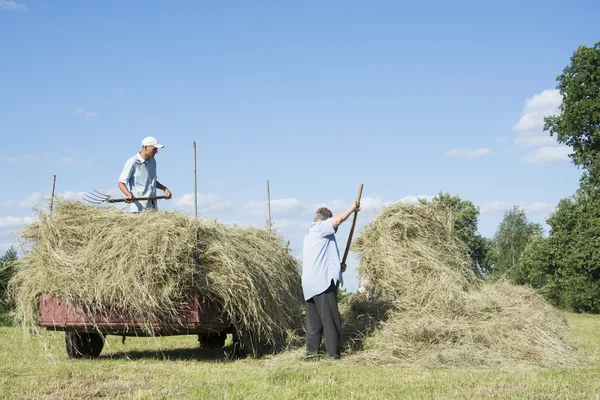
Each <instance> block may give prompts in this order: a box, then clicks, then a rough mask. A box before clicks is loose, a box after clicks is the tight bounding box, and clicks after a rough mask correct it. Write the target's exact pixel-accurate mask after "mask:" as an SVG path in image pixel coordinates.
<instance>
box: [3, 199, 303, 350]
mask: <svg viewBox="0 0 600 400" xmlns="http://www.w3.org/2000/svg"><path fill="white" fill-rule="evenodd" d="M38 216H39V220H38V221H37V222H34V223H32V224H29V225H28V226H27V227H26V228H25V229H24V230H23V231H22V232H21V237H22V239H23V240H24V242H25V248H26V251H25V255H24V257H23V258H22V259H20V260H19V261H18V263H17V272H16V274H15V276H14V278H13V280H12V281H11V285H10V287H11V293H12V296H13V297H14V299H15V301H16V312H15V315H16V318H17V320H18V321H19V322H20V323H21V324H22V325H23V327H25V328H26V329H28V330H31V329H34V330H35V326H36V315H37V307H38V298H39V296H40V295H41V294H52V295H54V296H56V297H61V298H63V299H65V300H66V301H67V302H68V304H69V305H70V306H71V307H74V308H77V309H78V310H80V311H84V310H86V307H87V308H89V307H92V306H93V309H94V313H93V314H91V313H88V314H87V316H88V317H90V318H92V319H93V318H94V317H96V316H100V315H111V314H113V315H118V316H119V317H123V318H127V319H132V320H136V321H139V322H142V323H143V326H144V329H145V330H147V333H148V334H153V329H154V328H153V324H154V323H159V322H160V324H161V325H163V326H164V325H165V324H168V325H172V326H178V325H179V324H181V321H180V320H179V318H180V315H181V313H180V311H181V310H182V309H183V308H184V307H185V305H186V295H188V294H189V293H190V292H191V291H192V290H194V289H195V290H198V291H199V293H201V294H202V295H203V296H206V297H208V298H209V299H211V300H213V301H215V302H216V303H217V304H219V305H220V306H221V308H222V309H223V310H224V311H225V313H226V315H227V316H228V317H229V319H230V320H231V321H232V322H234V323H236V324H237V325H238V326H239V327H242V328H243V329H244V330H246V331H251V332H252V333H254V334H255V336H256V337H258V338H260V339H261V341H264V342H274V341H275V340H276V339H277V338H278V337H280V336H281V335H283V334H284V333H285V331H286V329H290V328H291V323H292V321H293V319H294V317H295V316H296V315H297V314H298V306H299V304H300V303H301V297H300V295H301V289H300V277H299V272H298V265H297V261H296V260H295V259H294V258H293V257H292V256H291V255H290V254H289V252H288V248H287V246H285V245H284V244H283V241H282V240H281V238H280V237H278V236H276V235H275V234H272V233H268V232H266V231H263V230H260V229H255V228H240V227H227V226H225V225H222V224H219V223H217V222H214V221H196V220H194V219H192V218H189V217H187V216H184V215H181V214H178V213H173V212H166V211H146V212H143V213H140V214H137V215H132V214H126V213H123V212H121V211H118V210H114V209H108V208H97V207H91V206H87V205H85V204H82V203H79V202H69V201H59V202H58V203H57V205H56V209H55V212H54V213H53V214H52V215H49V214H48V213H46V212H43V211H38Z"/></svg>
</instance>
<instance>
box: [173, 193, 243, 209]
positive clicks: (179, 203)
mask: <svg viewBox="0 0 600 400" xmlns="http://www.w3.org/2000/svg"><path fill="white" fill-rule="evenodd" d="M197 204H198V212H204V213H206V212H218V211H221V212H222V211H229V210H231V209H232V204H231V202H229V201H226V200H224V199H223V198H222V197H219V196H217V195H215V194H212V193H209V194H202V193H198V203H197ZM174 206H175V207H176V208H183V209H193V208H194V194H193V193H188V194H184V195H183V196H181V197H178V198H176V199H175V201H174Z"/></svg>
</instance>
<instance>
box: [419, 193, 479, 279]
mask: <svg viewBox="0 0 600 400" xmlns="http://www.w3.org/2000/svg"><path fill="white" fill-rule="evenodd" d="M421 203H423V204H427V203H433V204H435V205H437V206H440V207H443V208H444V209H445V210H447V211H448V212H449V213H450V214H451V215H452V219H453V222H454V223H453V227H454V230H455V232H456V234H457V235H458V237H459V238H460V239H461V240H462V241H463V242H464V243H465V244H466V245H467V248H468V251H469V256H470V257H471V261H472V268H473V271H474V272H475V273H477V274H478V275H479V276H485V275H487V273H488V256H489V252H490V241H489V240H487V239H485V238H483V237H482V236H481V235H480V234H479V232H478V227H477V224H478V222H479V207H477V206H475V205H474V204H473V203H472V202H470V201H469V200H463V199H461V198H460V197H459V196H452V195H450V194H449V193H442V192H440V193H438V194H437V195H436V196H435V197H434V198H433V199H431V201H430V202H428V201H427V200H421Z"/></svg>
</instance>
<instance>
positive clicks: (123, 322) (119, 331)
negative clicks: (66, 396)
mask: <svg viewBox="0 0 600 400" xmlns="http://www.w3.org/2000/svg"><path fill="white" fill-rule="evenodd" d="M89 315H93V316H94V317H92V318H90V317H88V316H89ZM176 319H177V323H176V324H173V323H170V322H168V321H165V323H164V324H163V323H158V324H153V325H152V327H151V330H149V329H148V327H147V326H144V324H142V323H140V322H138V321H134V320H128V319H126V318H123V317H120V316H117V315H96V314H95V313H94V310H93V309H91V310H90V309H86V310H82V309H75V308H73V307H70V306H68V304H67V302H66V301H64V300H63V299H61V298H57V297H54V296H51V295H42V296H40V300H39V320H38V321H39V325H40V326H41V327H43V328H46V329H47V330H52V331H64V332H65V344H66V349H67V354H68V355H69V357H70V358H96V357H98V356H99V355H100V353H101V352H102V349H103V348H104V342H105V338H106V336H107V335H115V336H123V337H125V336H138V337H139V336H150V335H152V336H172V335H198V341H199V342H200V345H201V346H202V347H203V348H206V347H208V348H218V347H223V346H224V344H225V339H226V337H227V334H228V333H230V334H232V335H233V345H234V354H235V355H236V356H239V357H243V356H245V355H248V354H253V355H254V356H257V357H258V356H260V355H261V352H262V346H259V344H258V341H257V340H254V339H253V338H252V335H250V334H249V333H248V332H246V334H243V333H242V331H241V329H239V330H238V329H236V327H235V326H234V324H232V323H231V322H230V321H229V320H228V318H227V317H226V316H225V315H224V314H223V312H222V311H221V310H219V307H218V306H217V304H215V303H214V302H211V301H210V300H208V299H206V298H204V297H203V296H201V295H200V294H199V293H196V292H193V293H191V294H190V296H189V297H188V301H187V305H186V306H185V308H184V309H182V310H181V311H180V312H179V316H178V318H176ZM150 332H151V333H150Z"/></svg>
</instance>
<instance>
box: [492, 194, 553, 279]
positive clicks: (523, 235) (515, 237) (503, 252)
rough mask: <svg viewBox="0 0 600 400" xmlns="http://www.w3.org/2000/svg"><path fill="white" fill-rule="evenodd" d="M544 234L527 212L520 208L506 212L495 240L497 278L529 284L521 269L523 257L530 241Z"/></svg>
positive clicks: (494, 268) (515, 207) (494, 272)
mask: <svg viewBox="0 0 600 400" xmlns="http://www.w3.org/2000/svg"><path fill="white" fill-rule="evenodd" d="M542 233H543V229H542V227H541V225H540V224H537V223H534V222H529V221H528V220H527V216H526V215H525V211H523V210H521V209H520V208H519V207H518V206H514V207H512V208H511V209H510V210H508V211H506V212H505V213H504V217H503V218H502V222H500V225H499V226H498V230H497V231H496V234H495V235H494V239H493V249H494V253H495V257H494V258H495V263H494V266H493V275H494V276H495V277H496V278H499V277H505V278H508V279H510V280H511V281H513V282H515V283H518V284H523V283H526V282H528V277H527V275H526V274H525V273H524V270H523V268H522V267H521V255H522V253H523V250H525V246H527V244H528V243H529V241H530V240H531V239H532V238H533V237H536V236H541V235H542Z"/></svg>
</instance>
